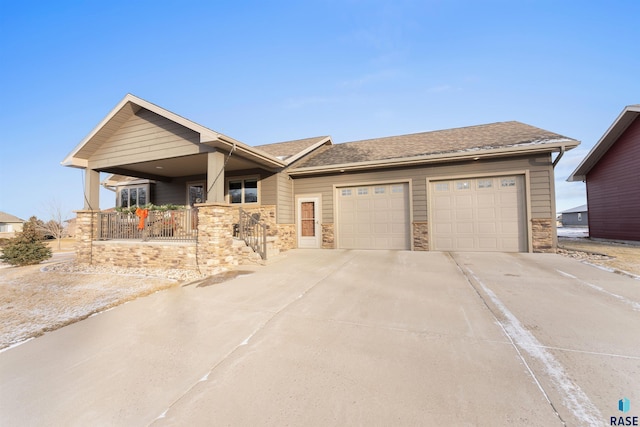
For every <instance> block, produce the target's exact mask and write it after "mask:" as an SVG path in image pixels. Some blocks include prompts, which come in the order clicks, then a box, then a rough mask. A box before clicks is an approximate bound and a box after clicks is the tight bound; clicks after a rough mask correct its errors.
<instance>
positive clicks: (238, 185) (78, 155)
mask: <svg viewBox="0 0 640 427" xmlns="http://www.w3.org/2000/svg"><path fill="white" fill-rule="evenodd" d="M578 144H579V142H578V141H576V140H574V139H571V138H567V137H564V136H561V135H558V134H555V133H552V132H549V131H546V130H543V129H539V128H536V127H533V126H529V125H526V124H523V123H519V122H501V123H492V124H486V125H480V126H471V127H465V128H458V129H448V130H441V131H433V132H423V133H416V134H411V135H401V136H392V137H385V138H376V139H369V140H364V141H356V142H350V143H342V144H334V143H333V141H332V139H331V137H329V136H318V137H313V138H307V139H301V140H295V141H287V142H280V143H275V144H266V145H257V146H249V145H247V144H245V143H242V142H240V141H237V140H235V139H233V138H232V137H229V136H227V135H224V134H221V133H219V132H216V131H213V130H211V129H209V128H206V127H203V126H201V125H199V124H197V123H194V122H192V121H190V120H188V119H186V118H183V117H181V116H179V115H177V114H174V113H172V112H170V111H168V110H165V109H163V108H161V107H159V106H157V105H154V104H152V103H150V102H147V101H145V100H143V99H140V98H137V97H135V96H133V95H127V96H125V98H124V99H123V100H122V101H121V102H120V103H118V105H116V107H115V108H114V109H113V110H112V111H111V112H110V113H109V114H108V115H107V116H106V117H105V118H104V119H103V120H102V121H101V122H100V123H99V124H98V126H97V127H96V128H95V129H94V130H93V131H92V132H91V133H90V134H89V135H87V137H86V138H85V139H84V140H82V141H81V142H80V144H78V146H77V147H76V148H75V149H74V150H73V151H72V152H71V153H70V154H69V155H68V156H67V157H66V158H65V160H64V161H63V162H62V164H63V165H65V166H70V167H76V168H81V169H84V170H85V196H84V200H85V206H84V209H83V210H81V211H79V212H78V213H77V215H78V216H77V218H78V221H77V238H78V240H79V242H80V244H79V245H78V254H79V257H78V259H79V260H80V261H81V262H87V263H114V264H119V265H131V264H133V265H139V264H145V265H147V266H149V265H151V266H155V265H157V266H164V267H168V266H172V267H176V268H177V267H179V268H199V269H203V268H204V269H206V270H207V271H212V269H215V268H218V267H227V266H233V265H234V264H236V263H237V262H238V253H237V250H236V249H235V243H234V238H233V237H234V234H237V235H238V237H242V238H243V239H244V240H245V241H247V242H248V244H251V246H252V247H254V248H256V247H258V246H260V245H259V244H260V242H263V246H264V242H267V241H268V240H269V241H271V244H272V245H274V246H275V247H276V248H277V249H278V250H287V249H291V248H327V249H329V248H341V249H393V250H438V251H512V252H553V251H555V247H556V232H555V231H556V230H555V219H554V213H555V195H554V185H553V176H554V166H555V165H556V164H557V162H558V161H559V160H560V157H561V156H562V154H563V153H564V152H565V151H566V150H570V149H572V148H574V147H576V146H577V145H578ZM553 153H557V154H556V156H555V159H554V158H553ZM101 172H102V173H108V174H110V175H109V177H108V178H107V179H106V180H103V181H102V185H104V186H106V187H108V188H110V189H112V190H114V191H115V192H116V201H117V206H118V209H119V210H120V211H124V212H99V211H98V209H97V207H98V206H99V193H100V191H99V190H100V186H101V181H100V173H101ZM148 203H152V204H153V205H162V206H171V205H173V206H174V207H175V209H168V210H162V209H160V210H158V211H154V210H150V211H148V212H145V211H144V210H143V209H139V210H138V209H136V207H137V206H142V205H145V204H148ZM178 205H180V206H185V207H186V208H184V209H182V208H181V207H178ZM134 211H137V212H138V215H140V217H139V218H136V217H132V215H133V213H131V212H134ZM118 215H120V216H118ZM123 215H124V216H123ZM126 215H129V217H125V216H126ZM136 224H137V226H136ZM260 230H262V231H260ZM258 234H259V235H260V236H259V237H258ZM252 239H253V240H252ZM261 253H262V252H261ZM263 256H264V255H263Z"/></svg>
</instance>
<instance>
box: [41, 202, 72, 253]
mask: <svg viewBox="0 0 640 427" xmlns="http://www.w3.org/2000/svg"><path fill="white" fill-rule="evenodd" d="M47 211H48V214H49V218H50V219H49V221H47V222H43V221H38V231H40V232H41V233H42V234H44V235H45V237H49V238H54V239H56V240H57V241H58V250H60V248H61V244H62V242H61V240H62V238H64V237H66V235H67V228H66V227H65V225H64V219H63V210H62V207H61V206H60V203H58V202H57V201H56V200H52V201H50V202H49V203H48V204H47Z"/></svg>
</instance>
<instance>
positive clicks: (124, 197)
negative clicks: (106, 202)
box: [117, 185, 149, 208]
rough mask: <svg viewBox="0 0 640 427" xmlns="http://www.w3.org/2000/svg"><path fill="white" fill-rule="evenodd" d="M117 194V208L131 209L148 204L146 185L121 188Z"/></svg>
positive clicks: (147, 188) (147, 187)
mask: <svg viewBox="0 0 640 427" xmlns="http://www.w3.org/2000/svg"><path fill="white" fill-rule="evenodd" d="M118 192H119V197H118V203H117V205H118V207H121V208H131V207H134V206H143V205H146V204H147V203H149V198H148V197H147V196H148V194H149V186H147V185H138V186H127V187H122V188H120V189H119V190H118Z"/></svg>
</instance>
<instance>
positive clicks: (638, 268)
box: [558, 238, 640, 277]
mask: <svg viewBox="0 0 640 427" xmlns="http://www.w3.org/2000/svg"><path fill="white" fill-rule="evenodd" d="M558 248H559V249H560V250H562V249H564V250H567V251H568V252H569V254H568V255H571V253H572V252H573V253H575V255H576V257H577V258H580V259H584V260H585V261H587V262H589V263H591V264H596V265H600V266H602V267H605V268H608V269H611V270H613V271H615V272H618V273H623V274H624V273H630V274H632V275H634V276H638V277H640V245H633V244H624V243H615V242H607V241H596V240H591V239H585V238H559V239H558ZM581 253H582V254H584V255H589V254H591V255H605V256H591V257H588V258H587V257H586V256H581Z"/></svg>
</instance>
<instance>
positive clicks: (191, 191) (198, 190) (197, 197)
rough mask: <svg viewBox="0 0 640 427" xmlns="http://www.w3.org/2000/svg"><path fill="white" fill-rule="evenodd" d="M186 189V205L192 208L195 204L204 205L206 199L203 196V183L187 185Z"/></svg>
mask: <svg viewBox="0 0 640 427" xmlns="http://www.w3.org/2000/svg"><path fill="white" fill-rule="evenodd" d="M187 187H188V195H187V197H188V198H189V199H188V200H187V204H188V205H189V206H193V205H195V204H196V203H204V202H205V201H206V199H207V197H206V196H205V192H204V189H205V183H204V182H191V183H189V184H187Z"/></svg>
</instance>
